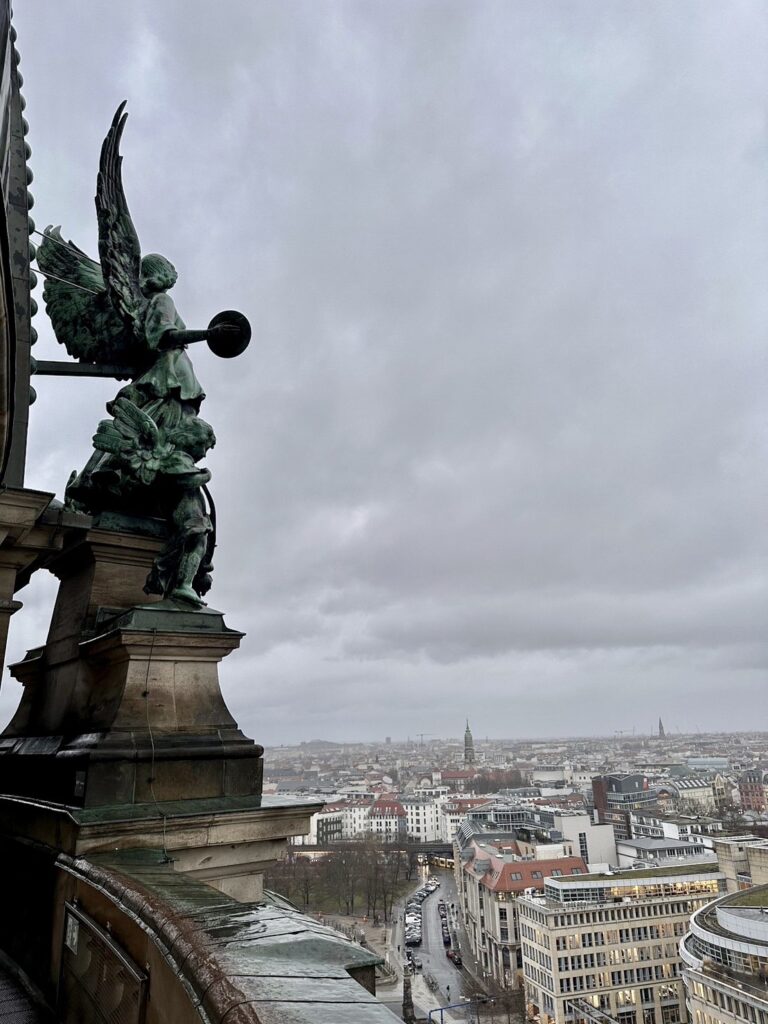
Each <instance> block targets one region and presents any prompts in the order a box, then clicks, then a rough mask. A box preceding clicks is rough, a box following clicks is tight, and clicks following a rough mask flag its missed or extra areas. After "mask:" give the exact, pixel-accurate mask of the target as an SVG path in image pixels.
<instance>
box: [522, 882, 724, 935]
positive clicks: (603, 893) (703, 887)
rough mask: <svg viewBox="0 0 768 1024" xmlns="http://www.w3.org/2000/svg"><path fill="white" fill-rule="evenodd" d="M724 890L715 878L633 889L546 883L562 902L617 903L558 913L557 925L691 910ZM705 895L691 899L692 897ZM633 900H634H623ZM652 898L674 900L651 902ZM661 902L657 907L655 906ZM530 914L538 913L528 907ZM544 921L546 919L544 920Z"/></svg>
mask: <svg viewBox="0 0 768 1024" xmlns="http://www.w3.org/2000/svg"><path fill="white" fill-rule="evenodd" d="M720 891H721V883H720V882H719V881H718V880H717V879H715V880H710V881H708V882H686V883H685V884H680V883H675V884H674V885H673V884H669V885H648V886H633V888H632V889H631V890H629V889H624V888H622V889H618V888H614V889H607V888H605V889H588V890H585V889H562V888H560V887H559V886H557V887H556V886H546V887H545V895H546V896H549V897H550V899H553V900H556V901H557V902H559V903H585V902H586V903H611V902H612V903H614V905H613V906H608V907H600V908H598V907H596V908H595V909H594V910H586V911H585V910H583V911H580V912H579V913H556V914H554V915H553V916H552V918H551V924H552V925H553V926H554V927H555V928H569V927H570V926H571V925H588V924H592V923H593V922H595V921H600V922H603V921H626V920H627V919H633V918H648V916H651V915H654V916H657V915H658V914H659V913H660V914H665V915H666V914H670V913H690V912H691V910H690V907H691V906H702V905H703V903H705V902H708V901H709V900H711V899H714V898H715V897H716V896H717V895H718V893H719V892H720ZM691 896H694V897H705V899H698V901H696V902H694V901H691V900H690V899H689V898H688V897H691ZM624 900H628V901H629V900H631V901H632V902H627V903H625V902H623V901H624ZM650 900H666V901H670V900H673V901H674V902H665V903H659V904H650V905H649V901H650ZM680 900H682V902H680ZM656 906H657V908H655V907H656ZM526 913H528V915H529V916H534V914H532V913H530V912H529V911H528V910H527V908H526ZM542 923H544V922H542Z"/></svg>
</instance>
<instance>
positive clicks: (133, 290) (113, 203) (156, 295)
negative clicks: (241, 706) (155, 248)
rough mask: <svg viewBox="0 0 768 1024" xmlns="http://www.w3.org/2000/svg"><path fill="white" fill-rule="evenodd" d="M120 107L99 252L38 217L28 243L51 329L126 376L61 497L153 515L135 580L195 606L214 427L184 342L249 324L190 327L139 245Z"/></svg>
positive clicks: (163, 264) (101, 193)
mask: <svg viewBox="0 0 768 1024" xmlns="http://www.w3.org/2000/svg"><path fill="white" fill-rule="evenodd" d="M124 107H125V103H122V104H121V105H120V107H119V108H118V110H117V113H116V114H115V117H114V119H113V121H112V125H111V127H110V130H109V132H108V133H107V136H106V138H105V140H104V144H103V146H102V149H101V160H100V163H99V173H98V178H97V184H96V213H97V218H98V227H99V262H98V263H97V262H96V261H95V260H92V259H90V257H88V256H87V255H86V254H85V253H84V252H82V250H80V249H78V248H77V247H76V246H75V245H73V243H72V242H65V241H64V239H63V238H62V236H61V232H60V229H59V228H54V227H49V228H47V229H46V231H45V237H44V239H43V242H42V244H41V245H40V248H39V250H38V254H37V261H38V265H39V267H40V269H41V271H42V272H43V273H44V274H45V275H46V282H45V287H44V289H43V298H44V300H45V305H46V310H47V312H48V315H49V316H50V318H51V323H52V324H53V329H54V332H55V334H56V338H57V340H58V341H59V342H61V344H63V345H64V346H65V348H66V349H67V352H68V353H69V354H70V355H71V356H74V357H75V358H76V359H77V360H79V361H80V363H81V364H86V365H87V366H90V367H92V368H93V371H94V373H97V374H103V373H104V372H109V373H110V374H111V375H112V374H113V375H114V376H116V377H118V378H121V379H124V380H128V381H129V383H128V384H126V385H125V386H124V387H122V388H121V390H120V391H119V392H118V394H117V395H116V397H115V398H114V399H113V401H111V402H109V403H108V405H107V412H108V413H109V415H110V417H111V418H110V419H105V420H102V421H101V423H100V424H99V426H98V429H97V431H96V433H95V435H94V438H93V444H94V449H95V451H94V453H93V455H92V456H91V458H90V459H89V461H88V463H87V464H86V466H85V468H84V469H83V470H82V471H81V472H80V473H73V474H72V476H71V477H70V480H69V483H68V484H67V488H66V503H67V505H68V506H69V507H70V508H75V509H78V510H81V511H84V512H88V513H90V514H98V513H110V512H112V513H123V514H128V515H133V516H148V517H152V518H155V519H160V520H162V521H163V522H164V523H165V524H166V528H167V543H166V546H165V548H164V550H163V551H162V552H161V554H160V555H159V556H158V558H157V559H156V560H155V563H154V566H153V568H152V571H151V572H150V574H149V576H148V577H147V582H146V585H145V588H144V589H145V590H146V592H147V593H148V594H160V595H163V596H164V597H172V598H173V599H175V600H180V601H184V602H186V603H187V604H189V605H192V606H195V607H199V606H201V605H202V604H203V601H202V596H203V595H204V594H205V593H206V592H207V591H208V589H209V588H210V585H211V576H210V574H211V570H212V568H213V565H212V561H211V559H212V554H213V547H214V543H215V541H214V523H213V521H212V520H213V516H212V506H211V502H210V495H209V494H208V491H207V486H206V485H207V484H208V482H209V480H210V473H209V471H208V470H207V469H203V468H200V467H199V466H198V465H197V463H198V462H200V461H201V460H202V459H203V458H204V457H205V455H206V453H207V452H208V451H209V450H210V449H211V448H212V447H213V445H214V444H215V443H216V437H215V435H214V432H213V428H212V427H211V426H210V425H209V424H208V423H206V422H205V420H203V419H201V418H200V416H199V412H200V405H201V403H202V401H203V399H204V398H205V392H204V391H203V389H202V387H201V385H200V383H199V381H198V380H197V377H196V376H195V371H194V369H193V367H192V361H191V360H190V358H189V356H188V354H187V345H188V344H190V343H191V342H196V341H203V340H206V341H207V342H208V344H209V346H210V347H211V349H212V350H213V351H214V352H215V353H216V354H217V355H221V356H224V357H230V356H234V355H239V354H240V353H241V352H242V351H243V350H244V349H245V347H246V346H247V344H248V341H249V339H250V326H249V324H248V321H247V320H246V319H245V317H243V316H242V314H239V313H236V312H234V311H227V312H224V313H220V314H218V315H217V316H216V317H214V319H213V320H212V321H211V323H210V324H209V326H208V328H207V329H206V330H187V328H186V326H185V324H184V321H183V320H182V319H181V317H180V316H179V314H178V312H177V310H176V307H175V305H174V303H173V300H172V298H171V297H170V295H169V294H168V292H169V291H170V289H171V288H172V287H173V285H174V284H175V283H176V279H177V274H176V269H175V268H174V266H173V264H172V263H170V261H169V260H167V259H166V258H165V257H164V256H159V255H157V254H154V253H153V254H149V255H146V256H144V257H142V255H141V247H140V245H139V239H138V236H137V234H136V229H135V228H134V225H133V221H132V220H131V215H130V213H129V210H128V204H127V201H126V198H125V192H124V190H123V182H122V172H121V164H122V157H121V156H120V139H121V137H122V134H123V129H124V127H125V121H126V118H127V116H128V115H127V114H125V113H124V112H123V111H124ZM51 372H55V371H51ZM58 372H66V369H64V370H63V371H61V369H59V371H58Z"/></svg>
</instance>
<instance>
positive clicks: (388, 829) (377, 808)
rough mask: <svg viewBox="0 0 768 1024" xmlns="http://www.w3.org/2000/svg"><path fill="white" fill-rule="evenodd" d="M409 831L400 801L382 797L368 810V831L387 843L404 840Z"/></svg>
mask: <svg viewBox="0 0 768 1024" xmlns="http://www.w3.org/2000/svg"><path fill="white" fill-rule="evenodd" d="M406 829H407V815H406V812H405V808H404V807H403V805H402V804H401V803H400V801H399V800H395V799H393V798H392V797H389V796H387V797H381V798H380V799H379V800H376V801H375V802H374V803H372V804H371V806H370V807H369V809H368V822H367V827H366V831H367V832H370V833H371V834H372V835H374V836H378V837H379V838H380V839H383V840H385V842H391V841H393V840H395V839H404V838H405V836H406Z"/></svg>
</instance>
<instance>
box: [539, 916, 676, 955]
mask: <svg viewBox="0 0 768 1024" xmlns="http://www.w3.org/2000/svg"><path fill="white" fill-rule="evenodd" d="M686 928H687V921H662V923H661V924H645V925H639V926H638V927H637V928H618V929H617V928H608V929H606V930H605V931H602V930H601V931H596V932H581V933H580V934H579V933H578V932H573V933H572V934H570V935H556V936H555V950H557V951H558V952H562V951H564V950H568V949H581V948H588V947H590V946H606V945H607V946H615V945H616V944H617V943H619V942H626V943H629V942H648V941H649V940H652V939H672V938H676V937H678V938H679V937H681V936H683V935H685V932H686Z"/></svg>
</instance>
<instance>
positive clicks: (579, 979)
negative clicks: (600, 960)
mask: <svg viewBox="0 0 768 1024" xmlns="http://www.w3.org/2000/svg"><path fill="white" fill-rule="evenodd" d="M678 974H679V965H678V964H670V963H665V964H654V965H653V966H652V967H636V968H635V967H633V968H629V969H628V970H624V971H610V972H609V971H600V972H598V973H597V974H577V975H576V976H575V977H573V978H561V979H560V994H561V995H566V994H567V993H569V992H586V991H589V990H591V989H605V988H610V987H612V986H616V985H638V984H642V983H643V982H649V981H665V980H669V979H671V978H676V977H677V976H678ZM632 1002H634V995H633V997H632Z"/></svg>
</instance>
